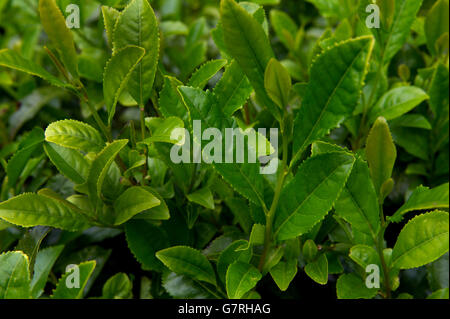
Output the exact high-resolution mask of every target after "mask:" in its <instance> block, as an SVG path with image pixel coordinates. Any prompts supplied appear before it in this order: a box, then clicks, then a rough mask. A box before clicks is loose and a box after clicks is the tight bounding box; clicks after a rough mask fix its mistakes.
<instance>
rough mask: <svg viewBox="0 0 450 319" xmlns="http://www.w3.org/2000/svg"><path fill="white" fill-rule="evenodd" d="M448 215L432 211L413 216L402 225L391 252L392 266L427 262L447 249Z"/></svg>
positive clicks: (416, 265)
mask: <svg viewBox="0 0 450 319" xmlns="http://www.w3.org/2000/svg"><path fill="white" fill-rule="evenodd" d="M448 222H449V217H448V213H447V212H442V211H434V212H430V213H426V214H422V215H418V216H416V217H414V218H413V219H412V220H410V221H409V222H408V224H406V226H405V227H403V229H402V231H401V232H400V235H398V238H397V242H396V243H395V246H394V249H393V252H392V266H393V267H396V268H400V269H410V268H416V267H420V266H423V265H425V264H428V263H430V262H432V261H434V260H436V259H438V258H439V257H441V256H442V255H443V254H445V253H446V252H447V251H448V248H449V223H448Z"/></svg>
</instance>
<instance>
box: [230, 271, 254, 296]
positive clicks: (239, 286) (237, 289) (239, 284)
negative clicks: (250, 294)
mask: <svg viewBox="0 0 450 319" xmlns="http://www.w3.org/2000/svg"><path fill="white" fill-rule="evenodd" d="M250 270H251V268H250V269H248V270H247V271H246V272H245V274H243V275H242V276H241V279H240V280H239V283H238V286H237V287H236V290H235V291H234V296H233V297H235V296H236V292H237V291H239V289H241V286H242V283H243V282H244V278H245V276H247V275H248V274H249V273H250Z"/></svg>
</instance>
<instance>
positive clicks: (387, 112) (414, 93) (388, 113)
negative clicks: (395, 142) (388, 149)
mask: <svg viewBox="0 0 450 319" xmlns="http://www.w3.org/2000/svg"><path fill="white" fill-rule="evenodd" d="M427 99H428V95H427V94H426V93H425V92H424V91H423V90H422V89H420V88H418V87H415V86H402V87H398V88H395V89H392V90H390V91H389V92H387V93H385V94H384V95H383V96H382V97H381V98H380V100H379V101H378V102H377V104H375V106H374V107H373V108H372V109H371V110H370V112H369V122H370V123H373V122H375V120H376V119H377V118H378V117H379V116H382V117H384V118H385V119H386V120H387V121H390V120H393V119H395V118H397V117H400V116H402V115H403V114H405V113H408V112H409V111H411V110H412V109H414V108H415V107H416V106H418V105H419V104H420V103H422V102H423V101H425V100H427Z"/></svg>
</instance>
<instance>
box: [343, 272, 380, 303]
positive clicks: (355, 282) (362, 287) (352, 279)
mask: <svg viewBox="0 0 450 319" xmlns="http://www.w3.org/2000/svg"><path fill="white" fill-rule="evenodd" d="M336 292H337V297H338V299H372V298H373V297H375V295H376V294H377V292H378V289H375V288H372V289H370V288H367V287H366V283H365V282H364V281H363V280H362V279H361V278H360V277H358V276H357V275H355V274H343V275H341V276H340V277H339V279H338V280H337V283H336Z"/></svg>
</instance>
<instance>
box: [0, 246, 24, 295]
mask: <svg viewBox="0 0 450 319" xmlns="http://www.w3.org/2000/svg"><path fill="white" fill-rule="evenodd" d="M30 297H31V292H30V273H29V270H28V257H27V256H26V255H25V254H24V253H22V252H21V251H10V252H6V253H4V254H1V255H0V299H28V298H30Z"/></svg>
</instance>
